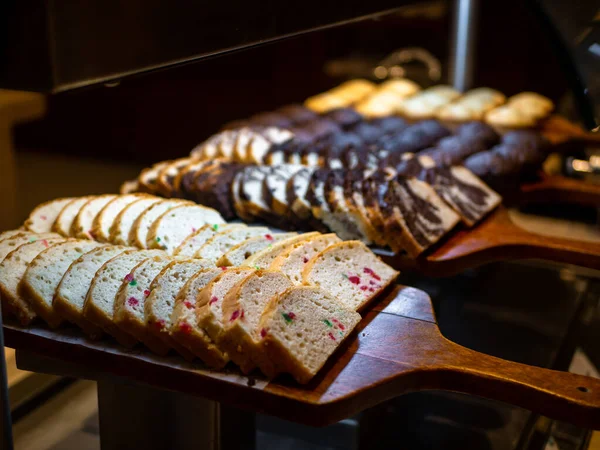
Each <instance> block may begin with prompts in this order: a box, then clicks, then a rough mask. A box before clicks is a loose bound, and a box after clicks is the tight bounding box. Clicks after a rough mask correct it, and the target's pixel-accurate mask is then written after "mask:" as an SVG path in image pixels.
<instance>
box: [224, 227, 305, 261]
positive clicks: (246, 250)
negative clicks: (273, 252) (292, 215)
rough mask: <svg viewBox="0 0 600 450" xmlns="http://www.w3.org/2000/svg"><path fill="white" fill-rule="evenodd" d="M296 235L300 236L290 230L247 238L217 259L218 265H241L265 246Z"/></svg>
mask: <svg viewBox="0 0 600 450" xmlns="http://www.w3.org/2000/svg"><path fill="white" fill-rule="evenodd" d="M294 236H298V233H295V232H290V233H274V234H265V235H263V236H256V237H253V238H250V239H246V240H245V241H243V242H240V243H239V244H237V245H234V246H233V247H231V249H229V250H228V251H227V252H226V253H225V254H223V256H221V257H220V258H219V259H218V260H217V262H216V265H217V267H230V266H239V265H241V264H242V263H243V262H244V261H245V260H246V259H248V258H250V256H252V255H254V254H255V253H258V252H260V251H261V250H264V249H265V248H268V247H269V246H273V244H274V243H275V242H279V241H283V240H286V239H289V238H292V237H294Z"/></svg>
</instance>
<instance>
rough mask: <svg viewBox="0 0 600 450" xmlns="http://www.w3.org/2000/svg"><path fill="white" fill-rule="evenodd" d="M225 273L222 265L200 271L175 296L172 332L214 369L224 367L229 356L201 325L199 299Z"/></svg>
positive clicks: (175, 337)
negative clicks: (205, 288) (198, 310)
mask: <svg viewBox="0 0 600 450" xmlns="http://www.w3.org/2000/svg"><path fill="white" fill-rule="evenodd" d="M221 273H223V269H221V268H215V269H205V270H202V271H200V272H197V273H196V274H195V275H193V276H192V277H191V278H190V279H189V280H188V281H187V282H186V283H185V284H184V285H183V287H182V288H181V290H180V291H179V294H177V298H176V299H175V307H174V308H173V314H172V315H171V329H170V331H169V332H170V334H171V336H172V337H173V339H175V340H176V341H177V342H179V344H181V345H183V346H184V347H185V348H187V349H188V350H189V351H190V352H192V353H193V354H194V355H196V356H197V357H198V358H200V359H201V360H202V361H203V362H204V363H205V364H207V365H208V366H210V367H212V368H214V369H221V368H223V367H224V366H225V364H227V362H228V361H229V356H227V354H226V353H223V352H222V351H221V349H220V348H219V347H218V346H217V345H216V344H215V343H214V342H213V340H212V339H211V338H210V336H209V335H208V334H206V332H205V331H204V330H203V329H202V328H200V327H199V326H198V321H197V320H196V299H197V297H198V292H200V290H202V289H204V287H205V286H206V285H207V284H208V283H210V282H211V281H212V280H214V279H215V278H216V277H217V276H218V275H220V274H221Z"/></svg>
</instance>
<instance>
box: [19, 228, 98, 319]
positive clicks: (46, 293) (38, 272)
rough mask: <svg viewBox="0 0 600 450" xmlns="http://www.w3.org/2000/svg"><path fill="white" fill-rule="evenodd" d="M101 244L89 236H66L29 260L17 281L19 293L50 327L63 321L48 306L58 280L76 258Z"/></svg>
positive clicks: (50, 304)
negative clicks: (65, 239) (84, 237)
mask: <svg viewBox="0 0 600 450" xmlns="http://www.w3.org/2000/svg"><path fill="white" fill-rule="evenodd" d="M101 245H102V244H100V243H98V242H94V241H90V240H76V239H73V240H70V239H69V240H67V241H66V242H62V243H57V244H54V245H51V246H50V247H48V248H47V249H46V250H44V251H43V252H41V253H40V254H39V255H38V256H36V257H35V259H34V260H33V261H31V263H30V264H29V267H28V268H27V270H26V271H25V275H24V276H23V279H22V280H21V283H20V284H19V293H20V294H21V295H22V296H23V298H25V300H26V301H27V302H28V303H29V305H30V306H31V307H32V308H33V310H34V311H35V312H36V314H37V315H39V316H40V317H41V318H42V319H44V321H45V322H46V323H47V324H48V325H50V326H51V327H52V328H56V327H58V326H59V325H60V324H61V323H62V322H63V318H62V316H61V315H59V314H58V313H57V312H56V311H54V308H53V307H52V300H53V299H54V295H55V294H56V290H57V288H58V285H59V284H60V281H61V280H62V278H63V276H64V275H65V273H66V271H67V270H68V269H69V267H70V266H71V264H72V263H73V262H74V261H75V260H76V259H78V258H80V257H81V256H82V255H84V254H85V253H87V252H89V251H91V250H94V249H95V248H98V247H99V246H101Z"/></svg>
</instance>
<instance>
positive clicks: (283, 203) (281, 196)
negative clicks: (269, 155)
mask: <svg viewBox="0 0 600 450" xmlns="http://www.w3.org/2000/svg"><path fill="white" fill-rule="evenodd" d="M302 168H303V166H301V165H297V164H282V165H280V166H274V167H271V172H270V173H269V174H268V175H267V176H266V178H265V181H264V186H263V189H264V190H265V192H266V193H267V198H266V200H267V203H268V204H269V205H270V206H271V209H272V210H273V212H275V214H279V215H280V216H288V215H289V210H290V205H289V204H288V201H287V192H286V187H287V184H288V181H289V180H290V178H292V177H293V176H294V175H295V174H296V173H298V172H299V171H300V170H301V169H302Z"/></svg>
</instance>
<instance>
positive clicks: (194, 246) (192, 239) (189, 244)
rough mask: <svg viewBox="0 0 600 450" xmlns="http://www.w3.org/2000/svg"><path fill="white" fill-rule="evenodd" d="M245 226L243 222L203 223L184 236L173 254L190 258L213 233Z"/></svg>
mask: <svg viewBox="0 0 600 450" xmlns="http://www.w3.org/2000/svg"><path fill="white" fill-rule="evenodd" d="M243 227H246V224H243V223H231V224H229V223H224V224H217V223H215V224H213V225H204V226H202V227H201V228H199V229H198V230H196V232H195V233H192V234H190V235H189V236H188V237H186V238H185V239H184V240H183V242H182V243H181V244H179V246H178V247H177V248H176V249H175V251H174V252H173V255H174V256H180V257H184V256H187V257H189V258H192V257H193V256H194V255H195V254H196V252H197V251H198V250H199V249H200V247H202V246H203V245H204V244H206V242H207V241H208V240H209V239H210V238H212V237H213V236H214V235H215V234H217V233H221V232H223V231H226V230H231V229H233V228H243Z"/></svg>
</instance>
